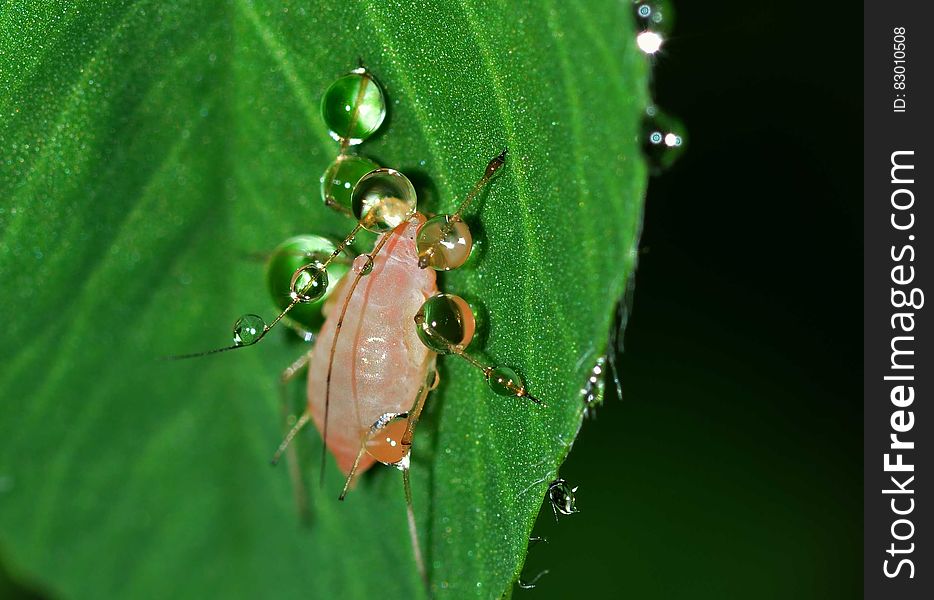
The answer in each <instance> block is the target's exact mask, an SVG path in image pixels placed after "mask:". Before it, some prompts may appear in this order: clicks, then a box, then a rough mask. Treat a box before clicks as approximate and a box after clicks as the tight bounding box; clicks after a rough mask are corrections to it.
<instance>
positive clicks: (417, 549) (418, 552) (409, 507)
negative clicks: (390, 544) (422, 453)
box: [402, 461, 429, 589]
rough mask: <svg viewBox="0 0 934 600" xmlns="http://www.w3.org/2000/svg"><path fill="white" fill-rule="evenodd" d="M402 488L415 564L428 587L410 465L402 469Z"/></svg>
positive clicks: (426, 587)
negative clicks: (413, 501) (414, 504)
mask: <svg viewBox="0 0 934 600" xmlns="http://www.w3.org/2000/svg"><path fill="white" fill-rule="evenodd" d="M406 462H407V463H408V461H406ZM402 486H403V488H405V512H406V515H407V516H408V519H409V537H410V538H411V539H412V552H413V553H414V554H415V564H416V566H417V567H418V574H419V575H420V576H421V578H422V583H424V584H425V589H429V587H428V573H427V572H426V571H425V559H424V558H422V548H421V546H420V545H419V543H418V528H417V527H416V525H415V508H414V506H413V504H412V482H411V481H410V480H409V465H408V464H406V465H405V466H404V467H403V468H402Z"/></svg>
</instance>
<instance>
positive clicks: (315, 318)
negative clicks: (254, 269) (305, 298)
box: [266, 235, 350, 340]
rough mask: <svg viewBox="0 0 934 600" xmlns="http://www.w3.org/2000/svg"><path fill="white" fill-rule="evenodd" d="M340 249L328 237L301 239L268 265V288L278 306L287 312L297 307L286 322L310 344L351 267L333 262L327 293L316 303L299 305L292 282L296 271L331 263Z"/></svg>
mask: <svg viewBox="0 0 934 600" xmlns="http://www.w3.org/2000/svg"><path fill="white" fill-rule="evenodd" d="M336 247H337V245H336V243H335V242H334V241H333V240H330V239H328V238H326V237H322V236H317V235H299V236H295V237H291V238H289V239H287V240H285V241H284V242H282V243H281V244H280V245H279V246H277V247H276V249H275V250H273V252H272V254H270V256H269V259H268V261H267V262H266V284H267V288H268V290H269V292H270V294H271V295H272V298H273V300H274V301H275V303H276V306H277V307H278V308H279V310H286V309H287V308H289V306H290V305H294V306H292V308H291V310H290V311H289V314H288V315H287V316H286V317H285V318H284V320H285V321H286V323H287V324H289V325H290V326H291V327H292V328H293V329H294V330H296V331H297V332H299V334H300V335H301V336H302V337H303V338H305V339H306V340H309V339H311V337H312V336H313V334H314V332H315V331H318V329H320V327H321V325H322V323H324V314H323V313H322V310H323V307H324V302H325V301H326V299H327V297H328V296H329V295H330V292H332V291H333V290H334V289H335V287H336V285H337V283H338V282H339V281H340V280H341V279H342V278H343V277H344V275H345V274H346V273H347V272H348V271H349V270H350V265H349V264H348V263H347V262H346V261H337V260H335V261H331V262H330V264H328V266H327V275H328V287H327V291H326V292H325V294H324V295H322V296H321V297H320V298H318V299H317V300H315V301H312V302H299V303H295V297H294V296H293V295H292V292H293V290H292V279H293V277H294V275H295V273H296V271H297V270H298V269H300V268H302V267H304V266H306V265H307V264H308V263H309V262H320V261H323V260H327V257H328V256H330V255H331V254H332V253H333V252H334V250H335V248H336ZM345 251H346V250H345Z"/></svg>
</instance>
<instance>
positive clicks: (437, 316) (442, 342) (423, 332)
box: [415, 294, 476, 354]
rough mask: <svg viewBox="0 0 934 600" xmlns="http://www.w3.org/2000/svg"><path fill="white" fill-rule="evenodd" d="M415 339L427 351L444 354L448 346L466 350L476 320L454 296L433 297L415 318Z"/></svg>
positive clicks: (459, 299) (441, 295)
mask: <svg viewBox="0 0 934 600" xmlns="http://www.w3.org/2000/svg"><path fill="white" fill-rule="evenodd" d="M415 326H416V331H417V332H418V338H419V339H420V340H421V341H422V343H423V344H425V345H426V346H428V348H429V349H431V350H433V351H435V352H438V353H439V354H448V353H449V352H451V347H452V346H456V347H460V348H466V347H467V346H468V345H469V344H470V341H471V340H472V339H473V334H474V330H475V329H476V321H475V320H474V315H473V311H472V310H471V309H470V305H469V304H467V302H466V301H465V300H464V299H463V298H461V297H460V296H455V295H454V294H435V295H434V296H432V297H431V298H428V299H427V300H425V302H424V304H422V306H421V308H419V309H418V313H417V314H416V315H415Z"/></svg>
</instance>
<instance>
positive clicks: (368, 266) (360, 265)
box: [351, 254, 373, 276]
mask: <svg viewBox="0 0 934 600" xmlns="http://www.w3.org/2000/svg"><path fill="white" fill-rule="evenodd" d="M351 269H353V272H354V273H356V274H357V275H363V276H366V275H369V274H370V273H372V272H373V256H372V255H370V254H361V255H360V256H358V257H357V258H355V259H353V266H352V267H351Z"/></svg>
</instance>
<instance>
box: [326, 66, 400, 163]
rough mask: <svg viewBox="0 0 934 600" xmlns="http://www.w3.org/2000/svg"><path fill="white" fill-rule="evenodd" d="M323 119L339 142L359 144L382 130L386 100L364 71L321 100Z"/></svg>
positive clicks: (346, 78)
mask: <svg viewBox="0 0 934 600" xmlns="http://www.w3.org/2000/svg"><path fill="white" fill-rule="evenodd" d="M321 116H322V117H323V118H324V122H325V123H326V124H327V126H328V129H329V130H330V132H331V137H333V138H334V139H335V140H338V141H342V140H346V142H347V143H348V144H350V145H355V144H359V143H360V142H362V141H363V140H365V139H367V138H368V137H370V136H371V135H373V134H374V133H376V130H377V129H379V126H380V125H382V123H383V119H385V118H386V98H385V96H384V95H383V90H382V88H380V86H379V84H378V83H377V82H376V80H375V79H373V76H372V75H370V74H369V73H368V72H366V70H364V69H356V70H355V71H353V72H351V73H348V74H347V75H344V76H343V77H341V78H340V79H338V80H337V81H335V82H334V83H332V84H331V87H329V88H328V89H327V91H326V92H325V93H324V96H323V97H322V98H321Z"/></svg>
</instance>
